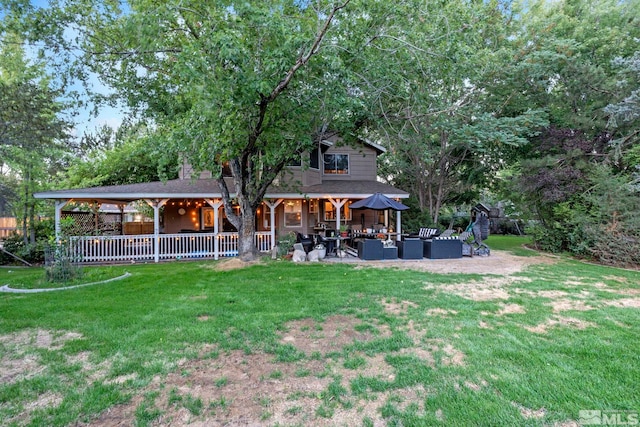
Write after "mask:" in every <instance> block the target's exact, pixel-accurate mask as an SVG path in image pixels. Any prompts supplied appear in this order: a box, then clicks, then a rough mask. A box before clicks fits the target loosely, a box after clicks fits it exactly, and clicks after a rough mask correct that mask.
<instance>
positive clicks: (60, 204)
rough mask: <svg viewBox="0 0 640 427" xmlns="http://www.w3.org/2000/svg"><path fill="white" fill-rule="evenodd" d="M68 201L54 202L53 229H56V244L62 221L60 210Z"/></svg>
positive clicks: (58, 240) (58, 241) (58, 239)
mask: <svg viewBox="0 0 640 427" xmlns="http://www.w3.org/2000/svg"><path fill="white" fill-rule="evenodd" d="M69 202H70V200H56V213H55V228H56V243H60V237H61V236H60V234H61V232H62V230H61V229H60V221H61V219H62V209H63V208H64V207H65V206H67V204H68V203H69Z"/></svg>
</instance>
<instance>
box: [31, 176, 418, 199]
mask: <svg viewBox="0 0 640 427" xmlns="http://www.w3.org/2000/svg"><path fill="white" fill-rule="evenodd" d="M377 192H379V193H383V194H385V195H386V196H388V197H391V198H398V199H406V198H407V197H409V193H407V192H405V191H402V190H400V189H397V188H395V187H393V186H391V185H388V184H385V183H382V182H378V181H350V180H334V181H324V182H323V183H322V184H317V185H311V186H301V187H297V188H293V187H291V188H290V187H278V186H271V187H270V188H269V189H268V190H267V192H266V193H265V195H264V198H266V199H276V198H278V199H279V198H283V199H295V198H330V197H333V198H349V199H362V198H365V197H369V196H371V195H372V194H374V193H377ZM230 195H231V197H235V194H234V193H232V194H230ZM221 197H222V194H221V192H220V189H219V187H218V186H217V184H216V183H215V181H214V180H210V179H207V180H196V181H190V180H174V181H169V182H167V183H163V182H152V183H143V184H129V185H121V186H108V187H96V188H85V189H75V190H74V189H71V190H55V191H44V192H39V193H36V194H34V198H36V199H55V200H76V201H100V202H102V203H123V202H127V203H128V202H132V201H135V200H143V199H147V200H149V199H180V198H185V199H189V198H190V199H205V198H221Z"/></svg>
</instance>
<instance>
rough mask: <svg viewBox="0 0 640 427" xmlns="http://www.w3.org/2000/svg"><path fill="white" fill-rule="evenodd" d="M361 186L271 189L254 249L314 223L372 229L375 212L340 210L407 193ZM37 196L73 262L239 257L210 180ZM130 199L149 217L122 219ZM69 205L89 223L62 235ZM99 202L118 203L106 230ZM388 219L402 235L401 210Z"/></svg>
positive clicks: (261, 209) (259, 214)
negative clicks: (47, 202)
mask: <svg viewBox="0 0 640 427" xmlns="http://www.w3.org/2000/svg"><path fill="white" fill-rule="evenodd" d="M366 184H367V185H366V186H367V189H366V190H364V189H363V191H362V192H359V191H354V183H353V182H346V181H345V182H342V183H335V184H333V185H329V186H327V185H326V184H325V185H322V186H314V187H307V188H305V187H302V188H298V189H296V190H294V191H292V190H290V189H286V190H285V189H280V188H277V187H274V188H270V189H269V191H267V193H266V194H265V197H264V199H263V202H262V204H261V205H260V207H259V208H258V209H257V212H256V218H255V219H256V232H255V242H254V243H255V247H256V249H257V250H258V251H259V252H264V253H268V252H270V251H272V250H273V248H274V246H275V245H276V244H277V242H278V239H281V238H282V237H283V236H285V235H286V234H289V233H292V232H293V233H301V234H311V233H315V232H316V231H317V230H316V227H317V226H318V225H322V226H323V227H325V228H326V227H329V228H335V230H336V231H337V230H339V229H340V226H341V225H343V226H348V227H351V226H353V227H354V230H355V225H359V226H360V228H359V230H360V232H364V231H366V229H367V228H368V227H369V226H368V225H366V226H364V227H363V225H365V224H369V223H370V222H379V220H378V215H377V213H376V214H375V215H374V214H373V213H371V215H372V216H371V217H369V216H366V217H365V216H364V215H361V214H360V213H358V214H357V215H353V216H352V215H351V214H350V213H349V216H346V215H343V213H344V212H345V209H346V212H349V210H348V208H347V207H348V205H349V203H351V202H352V201H357V200H360V199H362V198H365V197H368V196H369V195H371V194H372V193H371V191H372V190H373V191H380V190H382V191H385V190H386V192H387V194H389V193H391V196H392V197H394V196H395V197H398V198H404V197H406V193H399V194H394V193H392V192H390V191H389V190H390V189H391V190H395V191H396V192H397V190H396V189H394V188H393V187H390V186H388V185H386V184H383V183H375V182H374V183H372V182H367V183H366ZM362 185H363V186H364V184H362ZM365 191H366V192H365ZM35 197H36V198H40V199H53V200H54V202H55V225H56V240H57V241H58V242H59V243H60V244H64V245H68V250H69V254H70V256H71V257H72V258H73V259H74V260H76V262H80V263H110V262H113V263H122V262H160V261H165V260H181V259H197V258H213V259H219V258H220V257H232V256H236V255H237V254H238V234H237V232H236V231H235V229H234V228H233V227H232V226H231V225H230V223H229V222H228V221H227V220H226V215H225V213H224V208H223V202H222V199H221V195H220V190H219V188H218V186H217V183H216V182H215V180H212V179H200V180H194V181H191V180H174V181H168V182H165V183H162V182H156V183H143V184H130V185H121V186H110V187H97V188H90V189H73V190H59V191H50V192H43V193H38V194H36V195H35ZM134 201H138V202H141V203H143V204H144V205H145V206H147V208H146V210H147V215H146V216H147V217H148V218H147V220H146V221H145V220H140V219H139V217H138V219H137V221H136V222H125V221H124V219H123V218H124V214H123V212H124V209H125V206H126V205H128V204H130V203H131V202H134ZM73 203H85V204H90V205H91V206H92V208H91V209H90V211H92V212H94V213H95V215H96V216H95V220H94V221H93V222H92V221H91V220H88V221H86V222H87V223H88V224H89V225H90V228H88V229H87V230H83V231H82V232H76V233H69V232H65V233H63V230H62V224H63V219H64V218H65V216H67V215H68V213H69V212H68V210H69V207H70V206H72V205H73ZM104 204H110V205H115V206H117V207H118V208H116V209H115V210H116V216H117V210H118V209H119V210H120V212H121V214H120V220H119V221H120V224H119V225H113V224H109V225H108V226H106V227H104V226H103V224H101V223H100V219H99V218H98V217H97V214H98V212H99V211H100V208H101V206H102V205H104ZM65 209H66V210H67V211H65ZM151 212H152V214H151ZM89 214H90V212H89ZM112 215H113V213H112ZM374 219H375V221H374ZM385 219H386V220H387V221H388V220H389V218H388V217H387V218H385ZM117 221H118V220H116V222H117ZM140 221H141V222H140ZM365 221H366V222H365ZM393 222H394V225H396V229H395V230H394V231H395V232H396V233H394V234H398V233H400V230H401V225H400V224H401V219H400V213H399V212H398V213H397V217H396V218H394V221H393ZM105 230H106V231H105ZM389 234H391V233H389Z"/></svg>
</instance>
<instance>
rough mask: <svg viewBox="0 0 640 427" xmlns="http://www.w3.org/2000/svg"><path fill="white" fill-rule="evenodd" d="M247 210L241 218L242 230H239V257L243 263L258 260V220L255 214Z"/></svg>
mask: <svg viewBox="0 0 640 427" xmlns="http://www.w3.org/2000/svg"><path fill="white" fill-rule="evenodd" d="M248 210H251V212H248V211H247V210H245V212H244V213H243V215H242V216H241V218H240V228H238V256H239V257H240V259H241V260H242V261H253V260H255V259H256V258H258V250H257V249H256V243H255V237H256V224H255V222H256V220H255V212H253V209H251V208H249V209H248Z"/></svg>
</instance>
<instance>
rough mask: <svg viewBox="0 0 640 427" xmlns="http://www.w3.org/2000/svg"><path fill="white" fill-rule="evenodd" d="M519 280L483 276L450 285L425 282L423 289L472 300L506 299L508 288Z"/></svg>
mask: <svg viewBox="0 0 640 427" xmlns="http://www.w3.org/2000/svg"><path fill="white" fill-rule="evenodd" d="M521 280H522V279H515V278H512V277H485V278H483V279H482V280H477V281H476V280H474V281H471V282H465V283H453V284H450V285H441V284H431V283H427V284H426V285H425V289H436V290H438V291H440V292H446V293H449V294H454V295H458V296H460V297H462V298H466V299H469V300H473V301H492V300H506V299H509V291H508V290H509V288H511V287H512V286H513V284H514V283H517V282H518V281H521Z"/></svg>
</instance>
